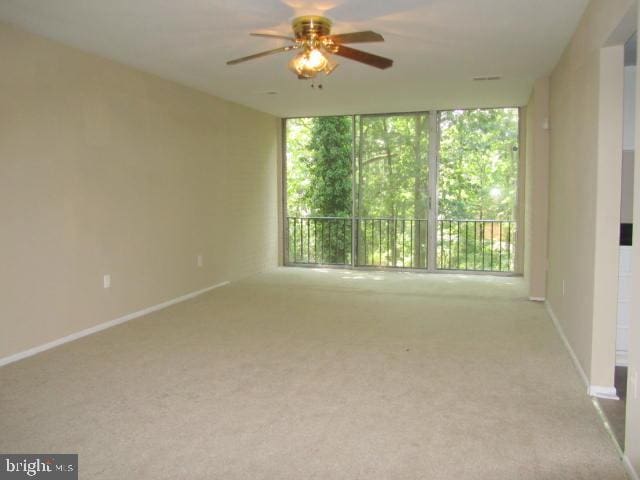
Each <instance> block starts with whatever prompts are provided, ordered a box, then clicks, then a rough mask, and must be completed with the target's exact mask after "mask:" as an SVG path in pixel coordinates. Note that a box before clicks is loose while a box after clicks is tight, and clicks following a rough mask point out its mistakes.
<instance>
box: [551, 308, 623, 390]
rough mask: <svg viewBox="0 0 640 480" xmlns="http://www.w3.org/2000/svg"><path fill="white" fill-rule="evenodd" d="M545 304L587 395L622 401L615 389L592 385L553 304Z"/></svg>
mask: <svg viewBox="0 0 640 480" xmlns="http://www.w3.org/2000/svg"><path fill="white" fill-rule="evenodd" d="M544 304H545V306H546V307H547V312H549V316H550V317H551V321H552V322H553V325H554V326H555V327H556V330H557V331H558V335H560V338H561V339H562V343H564V346H565V348H566V349H567V351H568V352H569V355H570V356H571V360H573V364H574V365H575V367H576V370H578V373H579V374H580V378H582V382H583V383H584V385H585V386H586V387H587V395H589V396H591V397H597V398H604V399H607V400H620V398H619V397H618V393H617V392H616V388H615V387H603V386H600V385H591V384H590V382H589V377H587V374H586V373H585V371H584V369H583V368H582V365H581V364H580V360H578V357H577V355H576V353H575V352H574V351H573V348H572V347H571V344H570V343H569V340H568V339H567V336H566V335H565V334H564V330H563V329H562V325H560V321H559V320H558V317H556V314H555V313H554V312H553V309H552V308H551V304H550V303H549V302H548V301H545V302H544Z"/></svg>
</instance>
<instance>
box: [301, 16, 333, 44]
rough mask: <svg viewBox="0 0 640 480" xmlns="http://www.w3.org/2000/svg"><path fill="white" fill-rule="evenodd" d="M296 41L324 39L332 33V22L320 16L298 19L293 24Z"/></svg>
mask: <svg viewBox="0 0 640 480" xmlns="http://www.w3.org/2000/svg"><path fill="white" fill-rule="evenodd" d="M291 25H292V27H293V33H294V34H295V36H296V39H298V40H303V39H307V38H309V37H316V38H317V37H323V36H326V35H329V34H330V33H331V20H329V19H328V18H326V17H321V16H319V15H305V16H304V17H297V18H294V19H293V22H291Z"/></svg>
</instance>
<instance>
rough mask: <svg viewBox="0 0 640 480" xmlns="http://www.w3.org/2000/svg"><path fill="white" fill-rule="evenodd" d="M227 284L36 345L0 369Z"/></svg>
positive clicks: (7, 359)
mask: <svg viewBox="0 0 640 480" xmlns="http://www.w3.org/2000/svg"><path fill="white" fill-rule="evenodd" d="M228 284H229V282H226V281H225V282H220V283H217V284H215V285H211V286H210V287H206V288H203V289H202V290H197V291H195V292H191V293H187V294H185V295H182V296H180V297H177V298H174V299H171V300H167V301H166V302H162V303H158V304H157V305H153V306H151V307H147V308H144V309H142V310H138V311H137V312H133V313H129V314H127V315H124V316H123V317H119V318H116V319H113V320H109V321H108V322H104V323H100V324H98V325H95V326H93V327H90V328H86V329H84V330H80V331H79V332H75V333H72V334H71V335H67V336H65V337H62V338H59V339H57V340H53V341H51V342H47V343H45V344H43V345H38V346H37V347H33V348H30V349H28V350H24V351H22V352H18V353H14V354H13V355H9V356H8V357H4V358H0V367H2V366H4V365H8V364H10V363H14V362H17V361H18V360H22V359H23V358H27V357H31V356H33V355H36V354H38V353H40V352H44V351H45V350H50V349H52V348H55V347H58V346H60V345H63V344H65V343H68V342H72V341H74V340H77V339H79V338H82V337H86V336H88V335H91V334H94V333H97V332H100V331H102V330H106V329H107V328H111V327H115V326H116V325H120V324H121V323H125V322H128V321H129V320H133V319H134V318H139V317H143V316H145V315H148V314H150V313H153V312H157V311H158V310H162V309H164V308H167V307H170V306H171V305H175V304H177V303H181V302H184V301H186V300H190V299H192V298H194V297H197V296H199V295H202V294H203V293H207V292H210V291H211V290H214V289H216V288H220V287H224V286H225V285H228Z"/></svg>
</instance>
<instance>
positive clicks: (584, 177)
mask: <svg viewBox="0 0 640 480" xmlns="http://www.w3.org/2000/svg"><path fill="white" fill-rule="evenodd" d="M634 4H635V2H634V0H607V1H604V0H594V1H592V2H591V4H590V5H589V6H588V8H587V10H586V12H585V14H584V16H583V18H582V21H581V23H580V25H579V27H578V30H577V31H576V33H575V34H574V36H573V38H572V40H571V42H570V44H569V46H568V47H567V49H566V50H565V52H564V54H563V56H562V58H561V60H560V62H559V64H558V66H557V67H556V68H555V69H554V71H553V73H552V75H551V82H550V125H551V134H550V171H549V201H550V208H549V271H548V276H547V281H548V285H547V298H548V301H549V304H550V306H551V308H552V309H553V311H554V312H555V314H556V316H557V317H558V319H559V321H560V324H561V325H562V328H563V330H564V332H565V334H566V336H567V338H568V340H569V342H570V344H571V346H572V348H573V350H574V351H575V353H576V356H577V357H578V360H579V361H580V363H581V365H582V367H583V369H584V371H585V373H586V375H587V377H588V378H589V381H590V382H591V384H592V385H599V386H605V387H607V386H612V385H613V371H612V369H609V370H610V371H606V372H605V371H603V370H602V369H601V368H600V365H601V360H602V359H601V358H600V354H599V353H597V355H596V356H594V355H592V353H593V346H594V345H597V344H598V342H599V341H600V339H599V337H598V336H597V335H600V332H596V336H594V315H595V312H596V310H597V307H598V306H597V305H596V309H594V301H595V299H596V296H595V295H594V287H595V286H596V284H597V288H598V289H602V288H605V289H606V288H610V287H611V288H616V286H615V285H616V284H617V282H614V283H613V285H612V284H611V281H610V279H605V278H602V279H596V263H597V262H596V228H597V226H598V225H599V223H598V222H600V221H602V217H597V215H596V211H597V204H596V192H597V195H599V196H600V197H601V198H605V197H606V195H607V192H605V191H604V190H602V189H601V190H600V191H598V188H599V187H602V185H598V181H597V173H598V170H599V158H601V156H602V152H600V153H599V150H598V146H599V145H598V138H599V129H600V128H602V125H600V124H599V120H598V119H599V108H600V103H599V101H600V80H601V78H600V63H601V48H602V47H604V46H605V44H606V42H607V41H608V40H609V39H610V37H611V35H612V33H613V32H614V30H615V29H616V28H617V27H618V25H619V23H620V22H621V21H622V19H623V18H624V17H625V15H626V14H627V12H628V11H629V10H630V9H631V8H632V7H633V5H634ZM622 68H623V67H622V65H620V70H622ZM621 139H622V136H621V134H620V139H619V143H621V141H622V140H621ZM620 158H621V157H620V156H618V157H617V159H618V160H620ZM614 161H615V160H614ZM618 171H619V170H618ZM619 178H620V177H618V179H617V182H618V183H617V185H618V190H619V185H620V182H619ZM619 199H620V197H619V193H618V197H617V201H618V202H619ZM612 201H615V199H614V200H612ZM616 214H618V215H619V203H618V208H617V211H616V212H613V213H612V215H616ZM610 222H611V218H610V217H607V219H606V222H605V223H607V224H609V223H610ZM602 225H603V224H602ZM617 230H618V228H617V226H614V229H613V233H615V232H617ZM609 233H610V234H611V233H612V232H609ZM598 238H599V241H600V239H602V238H604V236H603V235H600V236H598ZM615 244H616V242H615V239H614V243H613V245H612V246H610V248H614V247H615ZM600 265H602V263H601V262H600ZM596 280H598V281H597V282H596ZM609 315H610V317H615V311H614V312H609ZM602 341H604V342H609V338H604V339H603V340H602ZM610 347H611V348H613V345H610ZM611 361H613V359H611ZM594 367H595V368H594Z"/></svg>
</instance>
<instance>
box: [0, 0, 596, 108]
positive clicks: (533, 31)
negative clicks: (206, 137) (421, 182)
mask: <svg viewBox="0 0 640 480" xmlns="http://www.w3.org/2000/svg"><path fill="white" fill-rule="evenodd" d="M587 3H588V0H385V1H382V0H320V1H313V0H0V19H2V20H4V21H7V22H10V23H13V24H16V25H18V26H21V27H23V28H25V29H27V30H30V31H32V32H35V33H38V34H41V35H44V36H46V37H50V38H53V39H56V40H59V41H60V42H63V43H65V44H68V45H71V46H75V47H78V48H80V49H83V50H86V51H90V52H94V53H97V54H100V55H103V56H105V57H109V58H112V59H115V60H118V61H120V62H123V63H125V64H128V65H132V66H135V67H137V68H139V69H142V70H145V71H148V72H151V73H155V74H157V75H159V76H161V77H164V78H167V79H171V80H175V81H177V82H179V83H182V84H184V85H188V86H191V87H195V88H198V89H200V90H204V91H206V92H209V93H212V94H214V95H217V96H219V97H222V98H225V99H228V100H232V101H235V102H238V103H241V104H244V105H248V106H250V107H253V108H256V109H258V110H262V111H265V112H269V113H272V114H275V115H278V116H301V115H323V114H337V113H373V112H401V111H415V110H423V109H430V108H455V107H490V106H516V105H523V104H525V103H526V101H527V97H528V95H529V92H530V89H531V85H532V83H533V81H534V80H535V79H536V78H537V77H539V76H541V75H544V74H545V73H548V72H550V71H551V69H552V68H553V66H554V65H555V63H556V62H557V61H558V59H559V57H560V55H561V53H562V50H563V49H564V47H565V46H566V44H567V42H568V41H569V39H570V37H571V35H572V33H573V31H574V30H575V28H576V26H577V24H578V21H579V18H580V16H581V15H582V13H583V11H584V9H585V7H586V4H587ZM308 13H321V14H324V15H326V16H328V17H329V18H331V19H332V20H333V21H334V28H333V32H334V33H341V32H350V31H357V30H369V29H371V30H375V31H377V32H379V33H381V34H382V35H384V37H385V39H386V42H385V43H383V44H360V45H354V46H355V47H357V48H362V49H363V50H368V51H370V52H372V53H376V54H379V55H383V56H386V57H390V58H393V59H394V60H395V64H394V66H393V67H392V68H391V69H388V70H377V69H374V68H370V67H366V66H364V65H361V64H358V63H356V62H352V61H350V60H347V59H341V58H340V59H339V61H340V67H339V68H338V69H337V70H336V71H335V72H334V73H333V75H331V76H330V77H327V78H324V77H323V78H322V80H321V83H323V86H324V88H323V90H322V91H318V90H312V89H311V88H310V83H309V82H308V81H302V80H298V79H296V77H295V76H294V75H293V74H292V73H291V72H289V71H288V70H287V68H286V64H287V61H288V59H289V58H290V57H291V56H292V54H291V53H284V54H279V55H277V56H270V57H265V58H261V59H257V60H254V61H252V62H248V63H244V64H240V65H236V66H227V65H226V64H225V62H226V60H229V59H232V58H235V57H240V56H244V55H247V54H251V53H255V52H259V51H262V50H269V49H272V48H276V47H278V46H281V45H284V44H286V42H284V41H281V40H271V39H265V38H256V37H250V36H249V35H248V33H249V32H255V31H259V32H271V33H282V34H289V33H290V27H289V24H290V21H291V19H292V18H293V17H295V16H297V15H300V14H308ZM489 75H501V76H502V77H503V78H502V80H499V81H494V82H487V81H485V82H473V81H472V78H473V77H476V76H489ZM267 92H277V93H276V94H268V93H267Z"/></svg>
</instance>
